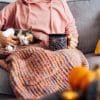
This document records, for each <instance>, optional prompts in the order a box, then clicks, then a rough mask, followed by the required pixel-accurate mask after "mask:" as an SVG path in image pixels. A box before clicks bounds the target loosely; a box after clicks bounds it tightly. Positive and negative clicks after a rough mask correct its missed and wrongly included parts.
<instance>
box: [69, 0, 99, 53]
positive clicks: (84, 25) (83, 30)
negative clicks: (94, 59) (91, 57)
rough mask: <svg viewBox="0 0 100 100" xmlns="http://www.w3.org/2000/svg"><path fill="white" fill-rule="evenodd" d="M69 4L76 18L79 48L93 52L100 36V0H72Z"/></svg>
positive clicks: (85, 51) (86, 51)
mask: <svg viewBox="0 0 100 100" xmlns="http://www.w3.org/2000/svg"><path fill="white" fill-rule="evenodd" d="M68 4H69V7H70V9H71V11H72V13H73V16H74V17H75V19H76V25H77V28H78V32H79V49H81V50H82V51H83V52H84V53H90V52H93V51H94V49H95V46H96V42H97V40H98V38H100V0H71V1H69V2H68Z"/></svg>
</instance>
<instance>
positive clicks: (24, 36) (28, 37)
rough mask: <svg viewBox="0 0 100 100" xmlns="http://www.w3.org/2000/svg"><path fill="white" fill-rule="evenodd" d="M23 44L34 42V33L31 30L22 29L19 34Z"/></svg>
mask: <svg viewBox="0 0 100 100" xmlns="http://www.w3.org/2000/svg"><path fill="white" fill-rule="evenodd" d="M17 37H18V38H19V40H20V44H21V45H28V44H30V43H32V42H33V34H32V33H31V32H30V31H23V30H20V31H19V32H18V34H17Z"/></svg>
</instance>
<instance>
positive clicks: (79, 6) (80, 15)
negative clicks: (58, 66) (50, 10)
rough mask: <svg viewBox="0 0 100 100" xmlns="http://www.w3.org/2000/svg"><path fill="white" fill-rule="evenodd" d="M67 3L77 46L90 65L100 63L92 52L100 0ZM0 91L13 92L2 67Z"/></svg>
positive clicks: (98, 27) (99, 22) (99, 34)
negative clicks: (77, 36)
mask: <svg viewBox="0 0 100 100" xmlns="http://www.w3.org/2000/svg"><path fill="white" fill-rule="evenodd" d="M5 5H7V3H0V9H2V8H3V7H4V6H5ZM68 5H69V7H70V9H71V11H72V13H73V16H74V17H75V19H76V25H77V28H78V32H79V46H78V48H79V49H80V50H82V51H83V53H84V54H85V55H86V57H87V59H88V61H89V64H90V66H91V67H93V66H94V65H95V64H100V56H96V55H95V54H94V50H95V46H96V43H97V40H98V39H99V38H100V0H68ZM0 93H1V94H7V95H12V94H13V92H12V89H11V87H10V82H9V77H8V73H7V72H5V71H4V70H3V69H0Z"/></svg>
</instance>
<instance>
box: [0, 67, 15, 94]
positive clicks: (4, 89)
mask: <svg viewBox="0 0 100 100" xmlns="http://www.w3.org/2000/svg"><path fill="white" fill-rule="evenodd" d="M8 76H9V75H8V73H7V72H6V71H5V70H3V69H1V68H0V94H7V95H13V92H12V89H11V86H10V81H9V77H8Z"/></svg>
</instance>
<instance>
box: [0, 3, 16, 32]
mask: <svg viewBox="0 0 100 100" xmlns="http://www.w3.org/2000/svg"><path fill="white" fill-rule="evenodd" d="M14 16H15V3H11V4H8V5H7V6H6V7H4V8H3V10H1V11H0V30H2V29H6V28H9V27H14V19H15V18H14Z"/></svg>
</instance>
